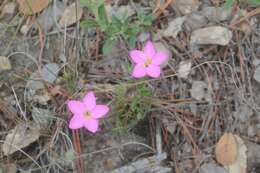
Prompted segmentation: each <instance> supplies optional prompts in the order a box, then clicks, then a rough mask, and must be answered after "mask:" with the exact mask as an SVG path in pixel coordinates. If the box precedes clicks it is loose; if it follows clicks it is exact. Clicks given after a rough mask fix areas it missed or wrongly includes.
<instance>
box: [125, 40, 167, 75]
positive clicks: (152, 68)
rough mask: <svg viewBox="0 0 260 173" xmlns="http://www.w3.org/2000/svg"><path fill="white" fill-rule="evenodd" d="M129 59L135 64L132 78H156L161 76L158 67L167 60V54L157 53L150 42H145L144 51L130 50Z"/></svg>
mask: <svg viewBox="0 0 260 173" xmlns="http://www.w3.org/2000/svg"><path fill="white" fill-rule="evenodd" d="M129 55H130V58H131V59H132V61H133V62H134V63H135V67H134V69H133V72H132V76H133V77H135V78H141V77H144V76H146V75H148V76H150V77H153V78H158V77H159V76H160V74H161V67H160V65H161V64H163V63H164V62H165V61H166V59H167V58H168V55H167V53H165V52H157V51H156V50H155V48H154V45H153V43H152V42H151V41H148V42H146V44H145V46H144V50H143V51H140V50H132V51H130V53H129Z"/></svg>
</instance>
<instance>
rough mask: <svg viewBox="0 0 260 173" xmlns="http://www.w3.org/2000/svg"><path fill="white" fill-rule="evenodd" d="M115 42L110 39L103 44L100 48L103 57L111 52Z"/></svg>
mask: <svg viewBox="0 0 260 173" xmlns="http://www.w3.org/2000/svg"><path fill="white" fill-rule="evenodd" d="M115 43H116V40H113V39H110V38H108V39H107V40H106V41H105V43H104V44H103V47H102V52H103V54H104V55H107V54H108V53H109V52H111V49H112V48H113V46H114V45H115Z"/></svg>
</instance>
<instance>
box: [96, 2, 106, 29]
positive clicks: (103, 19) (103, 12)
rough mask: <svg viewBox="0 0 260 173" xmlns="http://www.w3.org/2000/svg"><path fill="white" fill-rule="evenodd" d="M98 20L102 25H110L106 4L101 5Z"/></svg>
mask: <svg viewBox="0 0 260 173" xmlns="http://www.w3.org/2000/svg"><path fill="white" fill-rule="evenodd" d="M98 20H99V22H100V24H101V25H107V24H108V18H107V13H106V8H105V4H101V5H100V6H99V7H98Z"/></svg>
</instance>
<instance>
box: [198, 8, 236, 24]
mask: <svg viewBox="0 0 260 173" xmlns="http://www.w3.org/2000/svg"><path fill="white" fill-rule="evenodd" d="M231 11H232V8H223V7H205V8H203V9H202V11H201V14H202V15H204V16H205V17H207V18H208V19H209V20H210V21H213V22H220V21H225V20H228V19H229V18H230V17H231Z"/></svg>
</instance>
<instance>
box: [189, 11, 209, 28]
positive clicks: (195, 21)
mask: <svg viewBox="0 0 260 173" xmlns="http://www.w3.org/2000/svg"><path fill="white" fill-rule="evenodd" d="M207 23H208V20H207V18H206V17H205V16H203V15H202V14H199V13H196V12H195V13H191V14H190V15H188V16H187V17H186V20H185V22H184V27H185V29H186V30H188V31H194V30H195V29H199V28H202V27H204V26H206V25H207Z"/></svg>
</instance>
